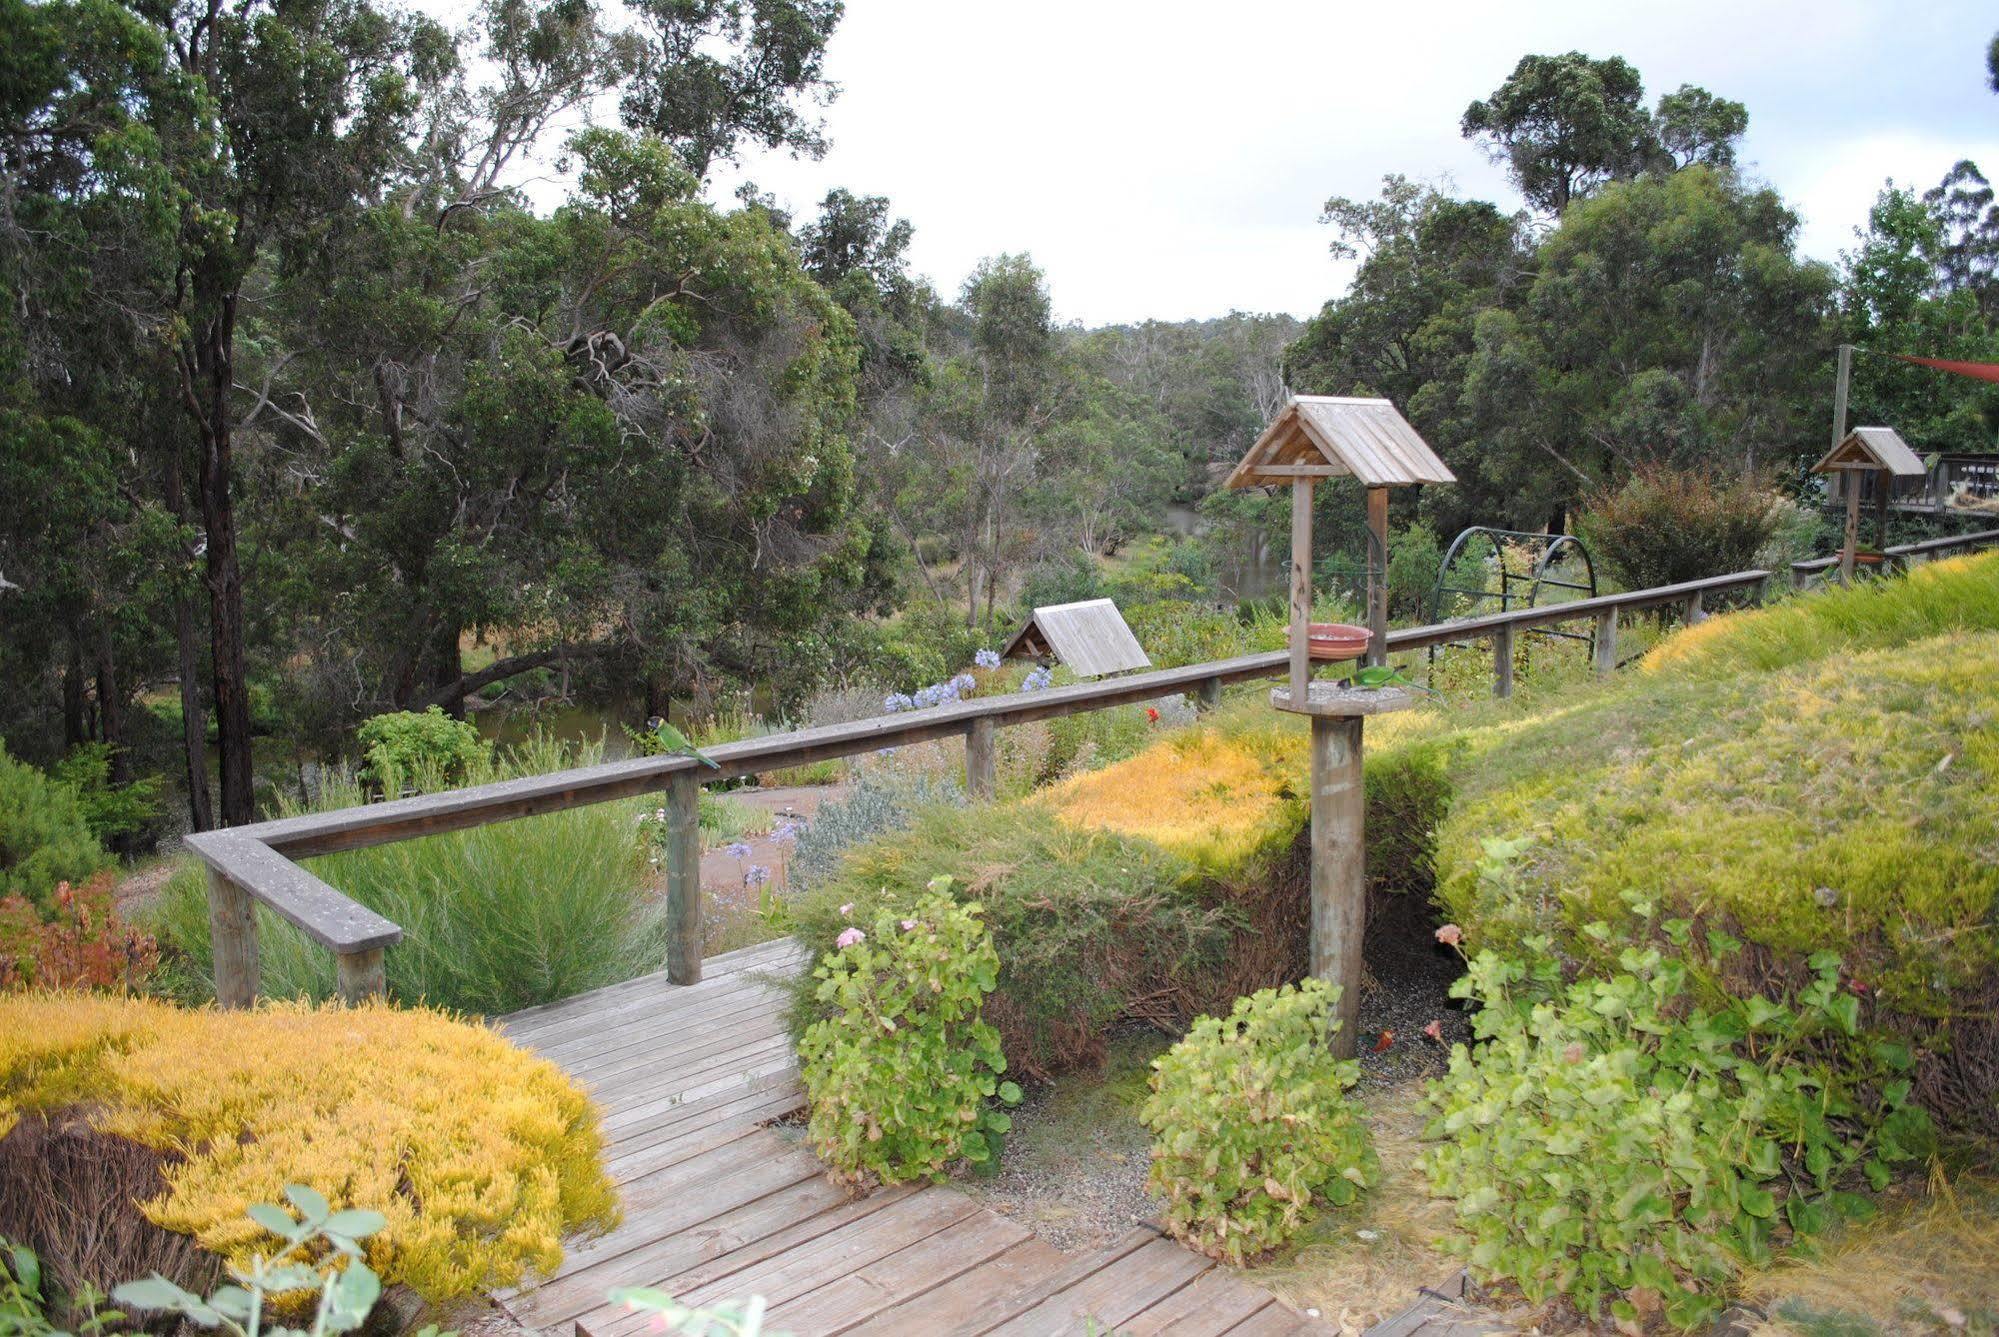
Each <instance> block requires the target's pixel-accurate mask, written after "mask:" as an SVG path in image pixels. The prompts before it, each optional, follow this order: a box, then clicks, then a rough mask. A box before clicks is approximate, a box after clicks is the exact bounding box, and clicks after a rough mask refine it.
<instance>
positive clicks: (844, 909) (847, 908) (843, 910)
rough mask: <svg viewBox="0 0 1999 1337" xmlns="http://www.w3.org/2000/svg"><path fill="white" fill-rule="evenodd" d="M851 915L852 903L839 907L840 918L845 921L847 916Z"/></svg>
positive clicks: (852, 910)
mask: <svg viewBox="0 0 1999 1337" xmlns="http://www.w3.org/2000/svg"><path fill="white" fill-rule="evenodd" d="M852 913H854V903H853V902H852V901H848V902H847V903H846V904H845V905H843V906H841V907H840V918H842V919H845V918H846V917H847V916H848V915H850V914H852Z"/></svg>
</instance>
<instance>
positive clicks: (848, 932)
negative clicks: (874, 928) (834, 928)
mask: <svg viewBox="0 0 1999 1337" xmlns="http://www.w3.org/2000/svg"><path fill="white" fill-rule="evenodd" d="M867 940H868V935H867V934H865V933H863V932H861V931H860V930H859V929H857V928H846V929H841V930H840V936H839V937H837V938H835V939H833V945H834V946H835V947H852V946H853V945H854V944H855V943H857V942H866V941H867Z"/></svg>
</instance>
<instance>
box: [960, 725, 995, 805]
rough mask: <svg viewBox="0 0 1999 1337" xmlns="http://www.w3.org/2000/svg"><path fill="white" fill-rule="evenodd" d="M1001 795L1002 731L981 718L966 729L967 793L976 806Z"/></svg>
mask: <svg viewBox="0 0 1999 1337" xmlns="http://www.w3.org/2000/svg"><path fill="white" fill-rule="evenodd" d="M998 792H999V729H998V727H997V726H995V725H994V724H993V722H992V720H991V719H990V718H987V717H981V718H979V719H975V720H973V721H972V723H971V726H970V727H969V728H967V729H966V730H965V793H966V794H967V795H969V796H970V798H971V799H972V801H973V802H974V803H985V802H990V801H991V799H992V798H993V796H994V795H995V794H997V793H998Z"/></svg>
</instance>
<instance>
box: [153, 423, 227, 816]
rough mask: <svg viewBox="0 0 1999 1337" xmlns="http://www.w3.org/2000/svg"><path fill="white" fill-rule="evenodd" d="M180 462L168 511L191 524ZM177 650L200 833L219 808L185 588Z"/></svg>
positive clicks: (185, 746) (191, 804)
mask: <svg viewBox="0 0 1999 1337" xmlns="http://www.w3.org/2000/svg"><path fill="white" fill-rule="evenodd" d="M180 463H181V462H180V460H179V459H177V458H176V457H175V454H174V452H173V451H172V450H169V451H168V452H167V472H166V480H165V492H166V502H167V510H168V511H169V512H170V513H172V515H173V517H174V518H175V519H176V520H179V521H181V522H182V523H186V521H187V518H188V516H187V498H186V495H185V494H184V493H183V491H182V489H181V478H180ZM173 603H174V650H175V652H176V655H177V657H178V659H179V667H180V738H181V753H182V760H183V761H184V763H185V765H186V767H187V819H188V823H189V825H190V826H191V827H192V828H193V829H194V830H196V831H212V830H214V828H215V806H214V804H213V802H211V800H210V798H209V794H208V716H207V712H206V707H205V706H204V705H203V703H202V699H201V643H200V641H199V640H198V639H197V638H198V637H199V636H200V635H201V631H200V628H199V627H197V626H196V625H195V614H194V599H193V597H192V596H191V595H189V594H188V592H187V590H186V589H185V588H184V587H183V588H181V589H178V590H176V591H175V593H174V600H173Z"/></svg>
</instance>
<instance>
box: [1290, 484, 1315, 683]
mask: <svg viewBox="0 0 1999 1337" xmlns="http://www.w3.org/2000/svg"><path fill="white" fill-rule="evenodd" d="M1311 621H1312V480H1311V479H1310V478H1300V479H1298V480H1297V481H1296V482H1294V483H1293V484H1292V485H1291V695H1292V697H1293V698H1294V699H1296V700H1300V701H1302V700H1304V699H1305V689H1306V686H1307V685H1308V684H1309V683H1310V682H1311V679H1312V659H1311V654H1312V647H1311V631H1310V627H1309V624H1310V623H1311Z"/></svg>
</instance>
